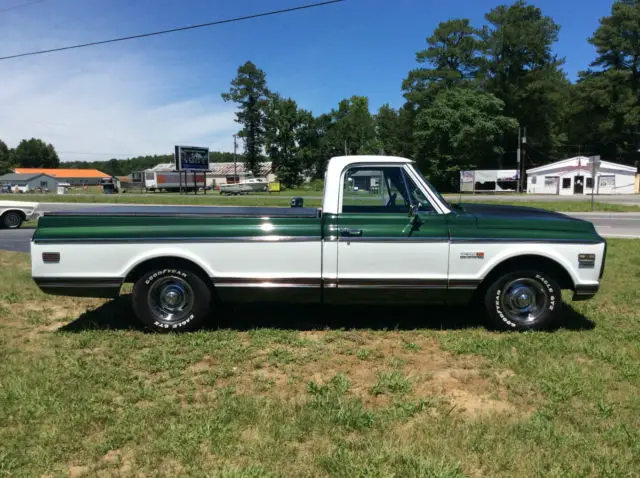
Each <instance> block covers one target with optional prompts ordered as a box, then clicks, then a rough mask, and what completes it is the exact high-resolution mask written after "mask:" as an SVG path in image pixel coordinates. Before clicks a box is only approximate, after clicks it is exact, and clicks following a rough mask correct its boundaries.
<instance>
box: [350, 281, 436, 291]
mask: <svg viewBox="0 0 640 478" xmlns="http://www.w3.org/2000/svg"><path fill="white" fill-rule="evenodd" d="M338 288H339V289H353V288H358V289H446V288H447V280H446V279H338Z"/></svg>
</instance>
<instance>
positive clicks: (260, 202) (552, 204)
mask: <svg viewBox="0 0 640 478" xmlns="http://www.w3.org/2000/svg"><path fill="white" fill-rule="evenodd" d="M15 196H16V197H11V200H16V201H34V202H50V203H61V202H64V203H96V204H158V205H192V206H196V205H209V206H214V205H215V206H276V207H290V201H291V198H292V197H294V196H301V197H303V198H304V205H305V207H321V206H322V199H321V198H320V197H321V196H322V192H315V191H294V192H290V191H285V192H282V193H273V194H272V195H269V196H267V194H266V193H265V194H259V195H253V194H249V195H245V196H221V195H220V194H217V193H208V194H206V195H203V194H198V195H193V194H190V195H180V194H173V193H147V194H106V195H105V194H102V195H99V194H70V195H55V194H53V195H45V194H33V195H26V196H25V195H15ZM354 196H357V195H354ZM358 200H359V201H362V204H366V203H370V202H371V203H375V204H380V203H379V201H377V200H375V199H369V198H368V197H367V196H366V195H360V197H359V199H358ZM448 200H449V201H451V202H453V203H456V202H462V203H465V202H468V203H474V202H482V201H481V200H479V201H478V200H475V199H474V198H473V197H472V196H462V197H461V198H460V197H459V196H450V197H448ZM485 203H486V204H497V205H512V206H527V207H534V208H540V209H546V210H550V211H560V212H589V211H591V210H592V209H591V201H588V200H575V201H573V200H572V201H541V200H536V199H535V197H532V199H531V200H530V201H522V200H517V199H512V200H509V199H508V197H505V198H504V199H499V200H490V201H485ZM594 210H595V211H596V212H640V206H636V205H632V204H610V203H606V202H600V201H599V200H596V201H595V207H594Z"/></svg>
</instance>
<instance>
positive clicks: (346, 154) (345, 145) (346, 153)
mask: <svg viewBox="0 0 640 478" xmlns="http://www.w3.org/2000/svg"><path fill="white" fill-rule="evenodd" d="M344 155H345V156H349V150H348V149H347V140H346V139H345V140H344Z"/></svg>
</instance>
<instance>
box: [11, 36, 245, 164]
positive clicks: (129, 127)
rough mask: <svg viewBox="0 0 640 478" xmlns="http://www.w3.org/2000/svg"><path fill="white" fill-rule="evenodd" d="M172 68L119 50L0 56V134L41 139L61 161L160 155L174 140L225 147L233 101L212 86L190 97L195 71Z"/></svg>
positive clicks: (234, 126) (229, 139)
mask: <svg viewBox="0 0 640 478" xmlns="http://www.w3.org/2000/svg"><path fill="white" fill-rule="evenodd" d="M21 49H22V48H21ZM180 71H181V70H180V68H177V67H175V65H166V64H164V65H162V67H159V66H155V64H153V63H151V61H150V60H149V59H148V58H147V57H141V56H135V55H132V54H126V53H123V50H121V49H114V50H110V51H109V52H106V51H105V50H102V51H100V52H97V54H96V50H95V49H92V48H87V49H86V50H82V51H80V50H78V51H76V52H70V53H68V54H67V53H65V52H63V53H60V54H57V53H54V54H52V55H43V56H38V57H27V58H21V59H16V60H8V61H3V62H0V79H1V80H0V139H2V140H4V141H5V142H6V143H7V144H8V145H9V146H10V147H15V146H16V145H17V144H18V143H19V142H20V140H22V139H25V138H31V137H36V138H42V139H44V140H45V141H47V142H50V143H52V144H53V145H54V146H55V148H56V149H57V150H58V151H59V155H60V158H61V159H62V160H63V161H64V160H101V159H108V158H109V157H113V156H115V157H127V156H136V155H143V154H163V153H164V154H167V153H171V152H172V151H173V146H174V145H175V144H189V145H204V146H209V147H210V148H211V149H212V150H222V151H232V148H233V139H232V137H231V135H232V134H233V133H234V132H236V131H237V130H238V125H237V124H236V123H235V122H234V121H233V120H234V111H235V107H234V105H232V104H225V103H223V102H222V100H221V99H220V96H219V94H214V92H212V93H211V94H210V95H198V96H190V95H189V84H193V82H190V81H189V75H191V74H195V75H197V74H198V72H197V71H193V72H189V71H184V70H182V73H180ZM87 153H92V154H87Z"/></svg>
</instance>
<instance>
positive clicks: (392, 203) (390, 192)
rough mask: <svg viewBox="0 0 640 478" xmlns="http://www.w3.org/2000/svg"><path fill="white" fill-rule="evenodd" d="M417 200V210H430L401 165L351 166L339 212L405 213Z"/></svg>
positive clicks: (347, 174)
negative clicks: (418, 208) (418, 206)
mask: <svg viewBox="0 0 640 478" xmlns="http://www.w3.org/2000/svg"><path fill="white" fill-rule="evenodd" d="M418 204H420V211H424V212H428V211H433V208H432V206H431V204H430V203H429V201H428V200H427V199H426V197H425V196H424V194H423V193H422V191H421V190H420V189H419V188H418V186H417V184H416V183H415V182H414V181H413V180H412V179H411V178H410V177H409V176H408V175H407V174H406V172H405V170H404V169H403V168H402V167H397V166H381V167H373V166H365V167H354V168H350V169H348V170H347V172H346V174H345V177H344V184H343V194H342V212H353V213H378V214H390V213H403V214H408V213H409V210H410V208H411V206H412V205H418Z"/></svg>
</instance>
